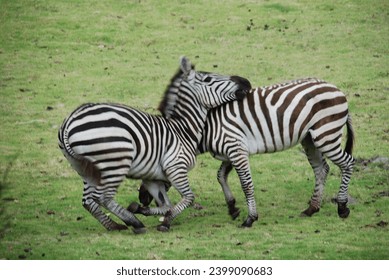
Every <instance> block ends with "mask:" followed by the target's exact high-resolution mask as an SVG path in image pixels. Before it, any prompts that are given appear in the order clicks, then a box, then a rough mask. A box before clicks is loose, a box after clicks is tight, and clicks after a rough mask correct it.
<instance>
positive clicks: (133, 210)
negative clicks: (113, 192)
mask: <svg viewBox="0 0 389 280" xmlns="http://www.w3.org/2000/svg"><path fill="white" fill-rule="evenodd" d="M139 208H140V205H139V203H137V202H133V203H131V204H130V205H129V206H128V207H127V210H128V211H130V212H131V213H138V211H139Z"/></svg>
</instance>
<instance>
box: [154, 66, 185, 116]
mask: <svg viewBox="0 0 389 280" xmlns="http://www.w3.org/2000/svg"><path fill="white" fill-rule="evenodd" d="M183 78H184V73H183V72H182V70H181V69H178V71H177V72H176V74H175V75H174V76H173V77H172V78H171V79H170V84H169V85H168V86H167V87H166V90H165V93H164V95H163V98H162V100H161V102H160V103H159V106H158V110H159V111H160V112H161V114H162V115H163V116H164V117H166V118H170V117H172V115H173V114H174V108H175V106H176V104H177V99H178V91H179V88H180V85H181V82H182V79H183Z"/></svg>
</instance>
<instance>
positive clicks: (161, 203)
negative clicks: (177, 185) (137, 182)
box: [127, 181, 172, 216]
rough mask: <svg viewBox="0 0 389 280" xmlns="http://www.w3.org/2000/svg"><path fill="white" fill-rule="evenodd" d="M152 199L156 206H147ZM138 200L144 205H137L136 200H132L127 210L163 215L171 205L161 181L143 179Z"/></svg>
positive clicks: (150, 214)
mask: <svg viewBox="0 0 389 280" xmlns="http://www.w3.org/2000/svg"><path fill="white" fill-rule="evenodd" d="M152 199H154V200H155V202H156V204H157V206H158V207H156V208H150V207H147V206H148V205H149V204H150V203H151V201H152ZM139 200H140V201H141V202H142V204H143V205H144V206H141V205H139V204H138V203H137V202H133V203H131V204H130V206H128V208H127V210H129V211H130V212H132V213H139V214H142V215H145V216H153V215H154V216H155V215H165V214H166V212H167V211H168V210H169V209H170V208H171V206H172V204H171V202H170V199H169V197H168V195H167V187H166V183H165V182H162V181H143V182H142V185H141V187H140V189H139ZM143 202H145V203H143Z"/></svg>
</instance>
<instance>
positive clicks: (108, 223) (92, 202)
mask: <svg viewBox="0 0 389 280" xmlns="http://www.w3.org/2000/svg"><path fill="white" fill-rule="evenodd" d="M95 197H96V189H95V187H93V186H90V185H88V184H87V183H86V182H84V194H83V197H82V206H83V207H84V208H85V209H86V210H88V212H89V213H91V214H92V216H93V217H95V218H96V219H97V220H98V221H99V222H100V223H101V224H102V225H103V226H104V227H105V228H106V229H107V230H126V229H127V227H126V226H125V225H121V224H118V223H116V222H114V221H113V220H112V219H111V218H109V217H108V216H107V215H106V214H105V213H104V212H103V211H102V210H101V207H100V205H99V203H97V202H96V199H95Z"/></svg>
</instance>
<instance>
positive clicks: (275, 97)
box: [132, 78, 355, 227]
mask: <svg viewBox="0 0 389 280" xmlns="http://www.w3.org/2000/svg"><path fill="white" fill-rule="evenodd" d="M170 94H174V93H173V92H171V93H170ZM162 113H164V111H163V110H162ZM345 125H346V127H347V142H346V147H345V150H342V148H341V137H342V131H343V127H344V126H345ZM353 142H354V132H353V129H352V125H351V118H350V115H349V112H348V105H347V101H346V98H345V96H344V94H343V93H342V92H341V91H340V90H339V89H338V88H336V87H335V86H333V85H331V84H329V83H326V82H325V81H322V80H318V79H311V78H310V79H302V80H296V81H291V82H287V83H283V84H278V85H272V86H267V87H259V88H256V89H252V90H251V91H250V93H249V94H248V95H247V96H246V98H244V99H243V100H240V101H234V102H231V103H228V104H225V105H223V106H220V107H218V108H215V109H212V110H211V111H210V112H209V114H208V117H207V121H206V124H205V128H204V135H203V138H202V140H201V144H200V145H199V153H204V152H207V151H208V152H210V153H211V154H212V155H213V156H214V157H215V158H217V159H220V160H222V161H223V163H222V164H221V167H220V169H219V171H218V175H217V178H218V181H219V183H220V185H221V187H222V189H223V192H224V195H225V199H226V202H227V205H228V208H229V214H230V215H231V217H232V218H233V219H235V218H236V217H237V216H238V215H239V213H240V210H239V209H238V208H236V207H235V198H234V196H233V195H232V193H231V190H230V187H229V185H228V183H227V178H228V174H229V173H230V171H231V170H232V168H235V170H236V171H237V173H238V175H239V178H240V182H241V186H242V189H243V191H244V193H245V196H246V201H247V205H248V217H247V218H246V220H245V221H244V223H243V226H245V227H251V226H252V224H253V222H254V221H256V220H257V219H258V214H257V210H256V203H255V199H254V186H253V182H252V178H251V173H250V165H249V155H251V154H260V153H272V152H278V151H283V150H285V149H288V148H291V147H293V146H295V145H297V144H298V143H301V144H302V146H303V148H304V150H305V153H306V155H307V158H308V161H309V163H310V165H311V167H312V169H313V172H314V175H315V188H314V192H313V195H312V197H311V200H310V203H309V207H308V208H307V209H306V210H304V211H303V212H302V214H303V215H307V216H311V215H313V214H314V213H315V212H318V211H319V210H320V204H321V200H322V195H323V189H324V185H325V181H326V177H327V174H328V172H329V166H328V164H327V163H326V160H325V158H328V159H329V160H331V161H332V162H333V163H334V164H336V165H337V166H338V167H339V168H340V170H341V173H342V180H341V185H340V190H339V193H338V197H337V203H338V214H339V216H340V217H342V218H346V217H347V216H348V215H349V213H350V210H349V208H348V207H347V199H348V184H349V181H350V177H351V173H352V170H353V166H354V161H355V160H354V158H353V157H352V155H351V153H352V148H353ZM167 189H168V186H166V185H165V184H164V183H163V182H153V183H152V184H151V183H150V182H143V184H142V186H141V188H140V193H139V198H140V201H141V202H142V203H143V204H144V206H147V205H148V204H149V203H150V201H151V200H152V198H153V197H154V198H155V200H156V202H157V205H158V206H160V207H162V208H163V209H165V211H166V208H167V206H168V205H170V202H169V198H168V197H167V194H166V190H167ZM150 194H151V196H152V197H150ZM132 208H133V209H136V210H137V212H138V213H143V214H146V215H150V214H154V213H155V212H158V210H157V209H158V208H157V209H154V208H148V207H139V206H138V208H136V207H135V204H132ZM159 212H161V211H159Z"/></svg>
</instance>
